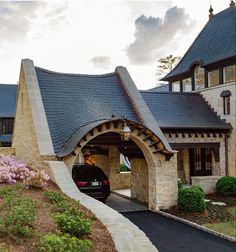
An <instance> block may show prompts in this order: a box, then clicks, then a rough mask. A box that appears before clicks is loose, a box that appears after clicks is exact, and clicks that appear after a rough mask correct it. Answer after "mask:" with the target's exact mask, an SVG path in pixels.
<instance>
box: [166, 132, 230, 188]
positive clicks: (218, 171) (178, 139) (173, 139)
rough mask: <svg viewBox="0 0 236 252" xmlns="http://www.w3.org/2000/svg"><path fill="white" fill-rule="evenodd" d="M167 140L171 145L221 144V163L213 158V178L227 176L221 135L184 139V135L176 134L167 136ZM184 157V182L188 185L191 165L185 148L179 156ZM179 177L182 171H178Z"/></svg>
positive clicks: (223, 143) (193, 136) (205, 135)
mask: <svg viewBox="0 0 236 252" xmlns="http://www.w3.org/2000/svg"><path fill="white" fill-rule="evenodd" d="M166 138H167V140H168V141H169V143H170V144H171V143H181V144H182V143H183V144H184V143H186V144H188V143H219V144H220V153H219V156H220V157H219V158H220V160H219V162H216V161H215V159H214V156H213V160H212V164H213V167H212V175H213V176H224V175H225V141H224V137H220V135H219V134H216V136H214V137H213V136H212V135H211V136H207V134H204V136H201V134H198V135H197V136H196V135H195V134H193V135H192V137H191V138H189V137H183V135H182V134H178V136H176V135H175V134H172V135H171V136H170V135H169V134H166ZM180 154H181V155H182V157H183V168H184V173H185V179H186V181H184V182H185V183H187V184H190V179H191V178H190V165H189V153H188V149H187V148H183V149H180V150H179V153H178V154H177V156H178V155H180ZM177 162H178V157H177ZM177 172H178V177H179V178H181V177H182V176H181V175H182V174H181V172H183V171H181V170H178V169H177Z"/></svg>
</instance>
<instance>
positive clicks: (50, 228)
mask: <svg viewBox="0 0 236 252" xmlns="http://www.w3.org/2000/svg"><path fill="white" fill-rule="evenodd" d="M0 162H1V163H0V171H1V172H0V176H1V178H2V179H3V178H4V183H0V251H1V252H13V251H14V252H26V251H27V252H28V251H30V252H42V251H45V252H46V251H47V252H48V251H51V252H54V251H55V252H75V251H76V252H91V251H92V252H93V251H101V252H102V251H115V247H114V243H113V241H112V239H111V236H110V234H109V233H108V231H107V230H106V228H105V227H104V226H103V225H102V223H101V222H100V221H99V220H97V219H96V218H95V216H94V215H93V214H92V213H91V212H89V211H88V210H87V209H85V208H84V207H83V206H81V205H80V204H79V202H77V201H74V200H72V199H70V198H68V197H67V196H65V195H64V194H63V193H61V192H60V190H59V189H58V188H57V187H56V185H55V184H53V183H52V182H51V181H49V180H48V175H47V174H46V173H45V172H43V173H42V174H41V175H42V176H41V175H39V176H38V177H37V174H40V173H37V171H36V172H35V174H36V175H35V176H31V175H30V176H28V174H29V172H31V171H33V170H32V169H30V168H29V167H27V166H26V165H25V164H24V163H22V162H20V161H18V160H16V158H15V157H7V156H4V157H3V156H1V158H0ZM19 170H20V171H19ZM33 172H34V171H33ZM14 174H15V175H14ZM16 174H21V175H17V176H16ZM26 178H28V179H27V181H26V182H25V180H26ZM17 181H18V182H17ZM32 181H33V182H32ZM42 182H43V183H42ZM46 183H47V186H46Z"/></svg>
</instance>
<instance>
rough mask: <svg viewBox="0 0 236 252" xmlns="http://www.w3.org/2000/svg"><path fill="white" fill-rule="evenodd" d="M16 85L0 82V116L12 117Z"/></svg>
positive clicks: (14, 108) (14, 109) (14, 106)
mask: <svg viewBox="0 0 236 252" xmlns="http://www.w3.org/2000/svg"><path fill="white" fill-rule="evenodd" d="M16 94H17V85H9V84H0V117H14V116H15V111H16Z"/></svg>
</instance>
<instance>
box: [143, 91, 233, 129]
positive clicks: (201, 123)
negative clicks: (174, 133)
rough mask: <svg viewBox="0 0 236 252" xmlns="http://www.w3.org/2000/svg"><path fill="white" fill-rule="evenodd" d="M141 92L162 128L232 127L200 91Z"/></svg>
mask: <svg viewBox="0 0 236 252" xmlns="http://www.w3.org/2000/svg"><path fill="white" fill-rule="evenodd" d="M141 94H142V96H143V98H144V100H145V102H146V103H147V105H148V107H149V108H150V110H151V112H152V114H153V116H154V117H155V119H156V120H157V122H158V124H159V126H160V128H161V129H167V128H182V129H223V130H225V129H230V128H231V125H230V124H227V123H225V122H224V121H223V120H221V119H220V118H219V117H218V116H217V115H216V113H215V112H214V111H213V110H212V109H211V108H210V107H209V105H208V104H207V103H206V102H205V100H204V99H203V97H202V96H201V95H200V94H199V93H172V92H169V93H158V92H148V91H141Z"/></svg>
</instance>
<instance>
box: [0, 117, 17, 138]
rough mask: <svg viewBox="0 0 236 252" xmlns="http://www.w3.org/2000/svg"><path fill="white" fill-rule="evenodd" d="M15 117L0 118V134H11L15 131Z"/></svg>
mask: <svg viewBox="0 0 236 252" xmlns="http://www.w3.org/2000/svg"><path fill="white" fill-rule="evenodd" d="M13 123H14V119H13V118H3V119H2V120H0V134H2V135H11V134H12V133H13Z"/></svg>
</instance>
